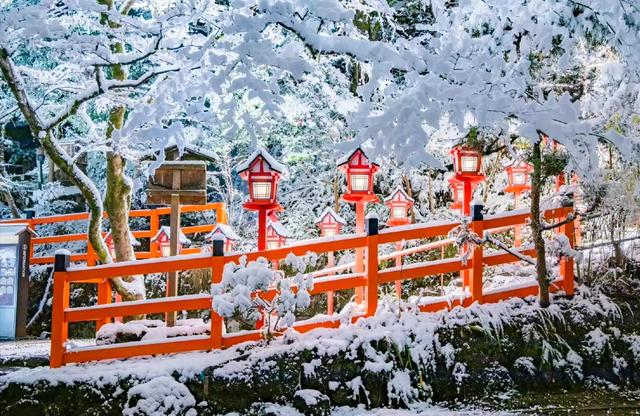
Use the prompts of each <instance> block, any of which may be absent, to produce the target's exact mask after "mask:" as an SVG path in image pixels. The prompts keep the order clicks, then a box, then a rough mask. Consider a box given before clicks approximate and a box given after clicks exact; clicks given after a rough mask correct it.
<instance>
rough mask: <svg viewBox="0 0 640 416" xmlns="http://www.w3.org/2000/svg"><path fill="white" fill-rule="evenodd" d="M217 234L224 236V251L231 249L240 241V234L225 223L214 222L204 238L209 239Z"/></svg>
mask: <svg viewBox="0 0 640 416" xmlns="http://www.w3.org/2000/svg"><path fill="white" fill-rule="evenodd" d="M217 236H222V237H223V238H224V251H227V252H229V251H232V249H233V247H234V246H235V245H236V244H237V243H238V241H240V236H239V235H238V234H236V232H235V231H234V230H233V228H231V226H230V225H227V224H216V225H215V227H213V230H211V232H210V233H209V234H207V235H206V236H205V240H207V241H211V240H213V239H214V238H215V237H217Z"/></svg>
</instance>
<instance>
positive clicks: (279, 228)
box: [267, 219, 291, 238]
mask: <svg viewBox="0 0 640 416" xmlns="http://www.w3.org/2000/svg"><path fill="white" fill-rule="evenodd" d="M269 234H272V235H274V234H275V236H278V237H281V238H289V237H291V235H290V234H289V230H287V227H285V226H284V225H283V224H282V223H281V222H280V221H274V220H271V219H269V220H268V221H267V236H269Z"/></svg>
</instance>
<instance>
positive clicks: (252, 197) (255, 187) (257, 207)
mask: <svg viewBox="0 0 640 416" xmlns="http://www.w3.org/2000/svg"><path fill="white" fill-rule="evenodd" d="M236 171H237V172H238V175H240V177H241V178H242V179H244V180H246V181H247V182H248V183H249V200H248V201H247V202H245V203H244V205H243V207H244V208H245V209H247V210H249V211H257V212H258V250H260V251H262V250H266V249H267V217H268V216H269V214H271V213H274V212H280V211H282V210H283V208H282V206H281V205H280V204H279V203H278V201H277V193H278V182H279V181H280V179H286V176H287V170H286V168H285V167H284V165H282V164H281V163H279V162H277V161H276V160H275V159H274V158H273V156H271V155H270V154H269V153H268V152H267V151H266V150H265V149H263V148H262V147H258V149H257V150H256V151H255V152H253V154H252V155H251V156H249V157H248V158H247V159H246V160H245V161H244V162H242V163H240V164H239V165H238V166H236Z"/></svg>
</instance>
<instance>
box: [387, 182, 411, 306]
mask: <svg viewBox="0 0 640 416" xmlns="http://www.w3.org/2000/svg"><path fill="white" fill-rule="evenodd" d="M384 201H385V204H386V205H387V207H388V208H389V220H388V221H387V226H388V227H396V226H399V225H407V224H410V223H411V219H410V218H409V210H410V209H411V207H412V206H413V204H414V200H413V198H411V197H410V196H409V195H407V193H406V192H405V191H404V189H402V187H397V188H396V189H395V190H394V191H393V192H392V193H391V195H389V196H388V197H387V198H385V200H384ZM403 246H404V241H396V252H399V251H400V250H402V247H403ZM395 260H396V267H397V268H398V269H400V268H401V267H402V255H401V254H397V255H396V257H395ZM395 288H396V296H397V297H398V299H400V298H401V297H402V281H401V280H396V281H395Z"/></svg>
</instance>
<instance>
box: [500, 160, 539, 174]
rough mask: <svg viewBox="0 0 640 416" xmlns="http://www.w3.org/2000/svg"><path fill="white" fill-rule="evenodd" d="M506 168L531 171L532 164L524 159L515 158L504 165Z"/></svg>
mask: <svg viewBox="0 0 640 416" xmlns="http://www.w3.org/2000/svg"><path fill="white" fill-rule="evenodd" d="M506 169H507V170H514V169H515V170H520V171H526V172H533V165H532V164H531V163H529V162H526V161H524V160H517V161H515V162H513V163H512V164H510V165H509V166H507V167H506Z"/></svg>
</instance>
